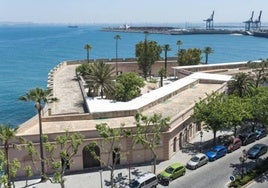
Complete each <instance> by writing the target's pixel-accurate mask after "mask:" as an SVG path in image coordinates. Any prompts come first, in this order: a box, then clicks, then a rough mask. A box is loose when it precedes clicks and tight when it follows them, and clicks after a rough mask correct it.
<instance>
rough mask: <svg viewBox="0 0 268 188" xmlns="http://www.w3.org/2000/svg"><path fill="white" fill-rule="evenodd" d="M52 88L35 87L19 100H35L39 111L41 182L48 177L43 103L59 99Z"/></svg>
mask: <svg viewBox="0 0 268 188" xmlns="http://www.w3.org/2000/svg"><path fill="white" fill-rule="evenodd" d="M52 96H53V94H52V90H50V89H47V90H46V89H45V90H43V89H42V88H35V89H31V90H30V91H28V92H27V93H26V94H25V95H24V96H20V97H19V100H22V101H26V102H29V101H31V102H34V103H35V108H36V110H37V112H38V120H39V142H40V157H41V182H43V181H46V179H47V177H46V174H45V158H44V150H43V130H42V115H41V111H42V108H43V107H42V105H43V104H44V103H51V102H54V101H57V100H58V99H57V98H55V97H52Z"/></svg>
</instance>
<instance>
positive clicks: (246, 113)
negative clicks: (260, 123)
mask: <svg viewBox="0 0 268 188" xmlns="http://www.w3.org/2000/svg"><path fill="white" fill-rule="evenodd" d="M222 107H223V109H224V112H223V113H224V116H225V118H226V119H225V120H226V123H227V124H228V125H229V126H231V127H234V136H236V135H237V126H239V125H241V123H242V122H243V121H244V120H245V119H250V118H251V111H250V106H249V103H248V102H247V100H244V99H242V98H240V97H238V96H235V95H229V96H228V97H227V96H225V97H224V104H223V106H222Z"/></svg>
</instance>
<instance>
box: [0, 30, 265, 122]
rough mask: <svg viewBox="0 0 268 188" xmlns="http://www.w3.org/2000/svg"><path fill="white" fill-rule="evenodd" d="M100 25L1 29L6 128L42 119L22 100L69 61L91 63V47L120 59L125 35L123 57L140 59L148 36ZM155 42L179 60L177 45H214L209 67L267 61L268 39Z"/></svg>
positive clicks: (0, 95) (1, 109) (0, 84)
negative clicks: (137, 49) (137, 51)
mask: <svg viewBox="0 0 268 188" xmlns="http://www.w3.org/2000/svg"><path fill="white" fill-rule="evenodd" d="M101 27H102V26H100V25H95V26H92V25H90V26H89V25H87V26H86V25H84V26H79V27H78V28H68V27H67V26H66V25H0V123H1V124H8V123H9V124H11V125H12V126H17V125H19V124H21V123H23V122H24V121H26V120H28V119H29V118H31V117H33V116H34V115H35V114H36V111H35V108H34V104H32V103H25V102H22V101H19V100H18V97H19V96H20V95H24V94H25V93H26V92H27V91H28V90H30V89H32V88H36V87H42V88H45V87H46V83H47V74H48V72H49V71H50V69H52V68H53V67H54V66H56V65H57V64H59V63H60V62H61V61H65V60H80V59H85V58H86V52H85V50H84V45H85V44H87V43H88V44H90V45H91V46H92V50H91V51H90V58H93V59H97V58H114V57H115V40H114V36H115V35H116V34H119V35H120V36H121V40H120V41H118V56H119V57H122V58H128V57H135V44H137V43H138V42H140V41H142V40H143V39H144V34H142V33H115V32H102V31H101ZM149 40H155V41H157V42H158V43H159V44H161V45H163V44H169V45H170V46H171V48H172V51H170V52H168V56H175V55H176V51H177V45H176V42H177V41H178V40H181V41H182V42H183V45H182V48H185V49H187V48H201V49H203V48H204V47H206V46H210V47H211V48H212V49H213V50H214V52H213V53H212V54H210V55H209V63H224V62H235V61H249V60H256V59H260V58H262V59H267V57H268V39H267V38H257V37H252V36H242V35H180V36H178V35H161V34H150V35H149Z"/></svg>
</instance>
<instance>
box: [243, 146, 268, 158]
mask: <svg viewBox="0 0 268 188" xmlns="http://www.w3.org/2000/svg"><path fill="white" fill-rule="evenodd" d="M267 149H268V147H267V145H265V144H255V145H254V146H252V147H251V148H250V149H249V150H248V152H247V157H248V158H250V159H257V158H259V157H260V156H262V155H264V154H265V153H267Z"/></svg>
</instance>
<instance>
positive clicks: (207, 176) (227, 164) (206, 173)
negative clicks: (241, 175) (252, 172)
mask: <svg viewBox="0 0 268 188" xmlns="http://www.w3.org/2000/svg"><path fill="white" fill-rule="evenodd" d="M256 143H268V137H266V138H263V139H261V140H259V141H256V142H254V143H252V144H249V145H247V146H245V147H242V148H240V149H239V150H236V151H234V152H233V153H230V154H227V155H226V156H225V157H222V158H220V159H218V160H217V161H214V162H209V163H208V164H207V165H205V166H203V167H201V168H199V169H197V170H187V172H186V174H185V177H180V178H178V179H176V180H174V181H173V182H171V183H170V185H169V187H170V188H185V187H187V188H196V187H198V188H215V187H219V188H220V187H226V184H227V182H229V178H230V176H231V175H232V174H235V173H238V168H240V167H241V165H240V164H241V163H240V161H239V157H240V156H241V155H242V149H247V150H248V149H249V148H250V147H252V146H253V145H254V144H256ZM266 156H268V154H266V155H265V156H263V157H266ZM245 164H246V165H248V166H249V167H250V166H251V165H254V164H255V160H250V159H247V161H246V163H245ZM267 177H268V175H267ZM267 177H266V181H263V182H261V183H254V184H252V185H250V186H249V187H250V188H255V187H257V186H258V187H259V188H262V187H266V188H267V187H268V181H267V180H268V179H267Z"/></svg>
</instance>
